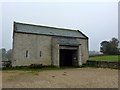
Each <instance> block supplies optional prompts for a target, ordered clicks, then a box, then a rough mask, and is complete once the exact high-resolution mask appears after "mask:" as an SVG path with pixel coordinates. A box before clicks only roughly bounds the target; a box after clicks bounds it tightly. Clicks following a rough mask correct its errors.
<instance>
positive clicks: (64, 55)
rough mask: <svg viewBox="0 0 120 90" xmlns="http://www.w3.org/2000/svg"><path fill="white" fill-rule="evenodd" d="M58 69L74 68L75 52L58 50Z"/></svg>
mask: <svg viewBox="0 0 120 90" xmlns="http://www.w3.org/2000/svg"><path fill="white" fill-rule="evenodd" d="M59 60H60V67H62V66H76V63H77V62H76V61H77V50H66V49H60V59H59Z"/></svg>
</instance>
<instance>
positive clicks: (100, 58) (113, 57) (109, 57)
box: [89, 55, 120, 61]
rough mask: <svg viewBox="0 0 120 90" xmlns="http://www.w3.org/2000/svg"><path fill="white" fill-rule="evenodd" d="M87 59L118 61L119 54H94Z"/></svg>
mask: <svg viewBox="0 0 120 90" xmlns="http://www.w3.org/2000/svg"><path fill="white" fill-rule="evenodd" d="M118 57H119V58H118ZM89 60H95V61H118V60H119V61H120V55H119V56H118V55H108V56H95V57H90V58H89Z"/></svg>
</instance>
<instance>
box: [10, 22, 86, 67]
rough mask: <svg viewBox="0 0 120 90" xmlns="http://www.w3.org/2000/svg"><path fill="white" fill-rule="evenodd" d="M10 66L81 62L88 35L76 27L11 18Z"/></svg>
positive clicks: (78, 64) (84, 54)
mask: <svg viewBox="0 0 120 90" xmlns="http://www.w3.org/2000/svg"><path fill="white" fill-rule="evenodd" d="M13 29H14V30H13V53H14V54H13V60H12V66H29V65H31V64H42V65H48V66H49V65H52V66H57V67H62V66H81V65H82V64H84V63H86V61H87V59H88V37H87V36H86V35H84V34H83V33H82V32H81V31H79V30H71V29H64V28H56V27H49V26H42V25H33V24H26V23H19V22H14V28H13Z"/></svg>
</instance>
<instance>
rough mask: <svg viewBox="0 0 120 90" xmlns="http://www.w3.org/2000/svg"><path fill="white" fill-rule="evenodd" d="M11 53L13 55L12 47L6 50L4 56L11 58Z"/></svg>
mask: <svg viewBox="0 0 120 90" xmlns="http://www.w3.org/2000/svg"><path fill="white" fill-rule="evenodd" d="M12 55H13V50H12V49H9V50H8V51H7V52H6V55H5V56H6V58H7V59H8V60H12Z"/></svg>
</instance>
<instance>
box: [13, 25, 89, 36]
mask: <svg viewBox="0 0 120 90" xmlns="http://www.w3.org/2000/svg"><path fill="white" fill-rule="evenodd" d="M14 25H15V32H22V33H32V34H46V35H54V36H66V37H79V38H87V37H86V36H85V35H84V34H82V33H81V32H79V31H77V30H70V29H63V28H56V27H48V26H40V25H32V24H24V23H14Z"/></svg>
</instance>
